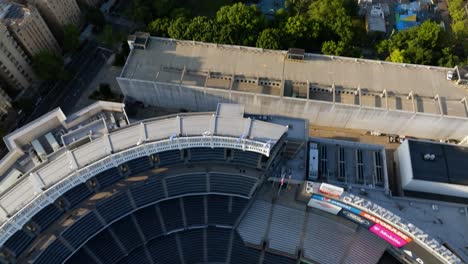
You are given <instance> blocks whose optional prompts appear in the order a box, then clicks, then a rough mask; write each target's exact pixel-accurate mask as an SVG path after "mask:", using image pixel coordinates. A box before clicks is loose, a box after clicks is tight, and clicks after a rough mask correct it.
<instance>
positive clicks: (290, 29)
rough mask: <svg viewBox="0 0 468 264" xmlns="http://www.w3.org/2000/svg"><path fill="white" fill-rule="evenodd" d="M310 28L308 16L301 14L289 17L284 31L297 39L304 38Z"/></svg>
mask: <svg viewBox="0 0 468 264" xmlns="http://www.w3.org/2000/svg"><path fill="white" fill-rule="evenodd" d="M310 30H311V29H310V28H309V25H308V21H307V18H306V17H305V16H301V15H296V16H292V17H289V18H288V21H287V22H286V24H285V25H284V32H286V33H287V34H288V35H289V36H290V37H293V38H295V39H297V38H304V37H305V36H306V35H307V34H308V33H309V31H310Z"/></svg>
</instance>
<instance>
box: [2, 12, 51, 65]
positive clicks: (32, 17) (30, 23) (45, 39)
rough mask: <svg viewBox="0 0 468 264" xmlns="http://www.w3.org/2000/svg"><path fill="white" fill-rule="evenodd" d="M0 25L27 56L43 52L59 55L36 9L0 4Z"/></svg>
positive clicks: (47, 28) (48, 30)
mask: <svg viewBox="0 0 468 264" xmlns="http://www.w3.org/2000/svg"><path fill="white" fill-rule="evenodd" d="M0 23H3V24H4V25H5V26H6V27H7V28H8V30H9V31H10V33H11V34H12V35H13V37H14V38H15V40H16V41H17V42H18V43H19V44H20V45H21V47H22V48H23V49H24V51H26V53H28V55H29V56H31V57H32V56H34V55H35V54H37V53H38V52H40V51H43V50H49V51H51V52H54V53H60V47H59V45H58V42H57V40H56V39H55V37H54V36H53V35H52V32H51V31H50V29H49V27H48V26H47V24H46V23H45V21H44V19H42V17H41V15H40V14H39V11H38V10H37V9H36V7H34V6H32V5H29V6H27V7H26V6H23V5H20V4H16V3H10V4H0Z"/></svg>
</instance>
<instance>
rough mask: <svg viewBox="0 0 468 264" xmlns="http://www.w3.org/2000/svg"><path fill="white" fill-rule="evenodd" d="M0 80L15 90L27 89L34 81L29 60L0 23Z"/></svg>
mask: <svg viewBox="0 0 468 264" xmlns="http://www.w3.org/2000/svg"><path fill="white" fill-rule="evenodd" d="M0 79H2V80H3V81H4V82H5V83H6V85H8V86H10V87H11V88H13V89H16V90H22V89H25V88H29V87H30V86H31V84H32V82H33V79H34V73H33V69H32V66H31V60H30V59H29V58H28V56H27V55H26V53H25V52H24V51H23V49H22V48H21V47H20V46H19V45H18V43H17V42H16V40H15V39H14V38H13V36H12V35H11V34H10V32H9V31H8V29H7V27H6V26H5V25H3V24H1V23H0Z"/></svg>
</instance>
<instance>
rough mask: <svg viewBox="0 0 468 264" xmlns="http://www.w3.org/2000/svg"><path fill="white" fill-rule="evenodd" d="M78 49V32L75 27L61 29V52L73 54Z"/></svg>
mask: <svg viewBox="0 0 468 264" xmlns="http://www.w3.org/2000/svg"><path fill="white" fill-rule="evenodd" d="M79 47H80V32H79V30H78V28H77V27H76V26H75V25H72V24H69V25H66V26H65V27H64V28H63V50H64V51H65V52H75V51H76V50H77V49H78V48H79Z"/></svg>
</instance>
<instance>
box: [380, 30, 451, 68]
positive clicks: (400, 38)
mask: <svg viewBox="0 0 468 264" xmlns="http://www.w3.org/2000/svg"><path fill="white" fill-rule="evenodd" d="M445 46H446V35H445V33H444V32H443V31H442V29H441V28H440V27H439V25H438V24H436V23H435V22H431V21H426V22H424V23H422V24H421V26H419V27H413V28H410V29H408V30H405V31H400V32H398V33H397V34H395V35H393V36H392V37H391V38H390V39H388V40H383V41H382V42H381V43H380V44H379V45H378V51H379V52H380V54H381V55H382V56H383V57H385V58H386V60H388V61H393V62H406V63H417V64H431V65H437V63H438V61H439V59H440V58H441V56H442V49H443V48H444V47H445Z"/></svg>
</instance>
